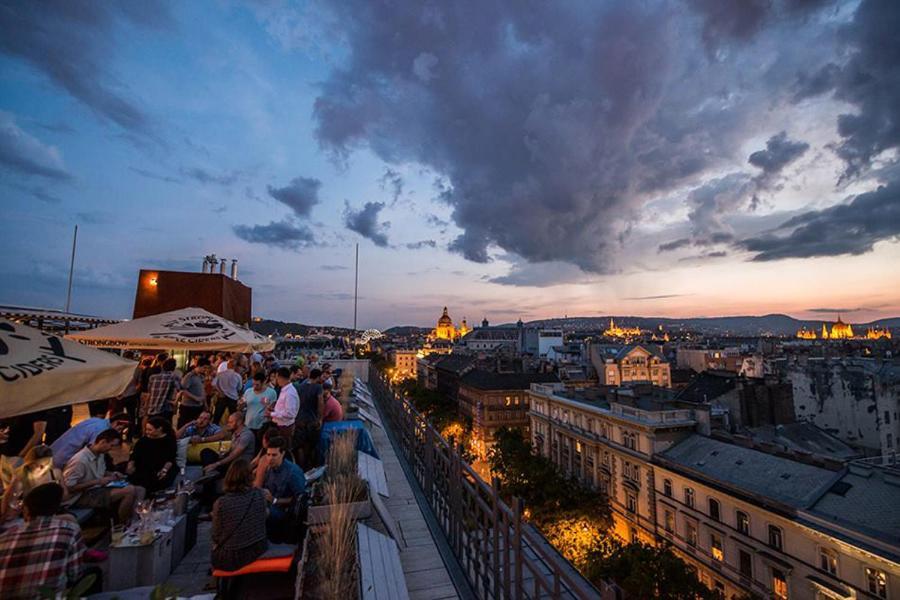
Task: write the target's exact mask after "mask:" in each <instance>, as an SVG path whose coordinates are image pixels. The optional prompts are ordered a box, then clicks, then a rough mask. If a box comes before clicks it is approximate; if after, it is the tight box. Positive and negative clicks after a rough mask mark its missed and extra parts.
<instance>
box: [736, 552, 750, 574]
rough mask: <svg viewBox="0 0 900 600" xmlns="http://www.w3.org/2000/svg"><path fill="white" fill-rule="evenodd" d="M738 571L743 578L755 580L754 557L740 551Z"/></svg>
mask: <svg viewBox="0 0 900 600" xmlns="http://www.w3.org/2000/svg"><path fill="white" fill-rule="evenodd" d="M738 569H740V571H741V576H742V577H746V578H747V579H753V556H751V555H750V553H749V552H747V551H746V550H744V549H739V550H738Z"/></svg>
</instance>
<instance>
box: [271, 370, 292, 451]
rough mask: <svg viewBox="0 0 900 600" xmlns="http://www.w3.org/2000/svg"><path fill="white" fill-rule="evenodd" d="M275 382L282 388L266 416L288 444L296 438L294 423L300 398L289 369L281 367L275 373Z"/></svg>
mask: <svg viewBox="0 0 900 600" xmlns="http://www.w3.org/2000/svg"><path fill="white" fill-rule="evenodd" d="M275 382H276V383H277V384H278V386H279V387H280V388H281V392H279V394H278V400H276V401H275V406H274V407H272V408H267V409H266V414H268V415H269V416H270V417H271V418H272V422H273V423H275V426H276V427H277V428H278V434H279V435H280V436H282V437H284V439H286V440H288V443H290V441H291V440H292V439H293V438H294V421H295V420H296V418H297V411H299V410H300V397H299V396H298V395H297V388H295V387H294V385H293V384H292V383H291V371H290V369H288V368H287V367H280V368H279V369H278V370H277V371H276V372H275Z"/></svg>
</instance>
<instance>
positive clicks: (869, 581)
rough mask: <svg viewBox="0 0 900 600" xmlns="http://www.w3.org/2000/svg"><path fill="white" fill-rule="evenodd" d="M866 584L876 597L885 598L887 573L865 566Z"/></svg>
mask: <svg viewBox="0 0 900 600" xmlns="http://www.w3.org/2000/svg"><path fill="white" fill-rule="evenodd" d="M866 586H867V588H868V590H869V593H870V594H874V595H875V597H876V598H887V597H888V595H887V574H886V573H885V572H884V571H879V570H878V569H870V568H869V567H866Z"/></svg>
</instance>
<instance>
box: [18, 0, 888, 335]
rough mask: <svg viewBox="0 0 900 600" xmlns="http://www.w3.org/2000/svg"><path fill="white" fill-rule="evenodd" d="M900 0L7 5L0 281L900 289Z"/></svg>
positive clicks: (96, 297)
mask: <svg viewBox="0 0 900 600" xmlns="http://www.w3.org/2000/svg"><path fill="white" fill-rule="evenodd" d="M898 32H900V2H897V1H896V0H880V1H878V0H864V1H862V2H828V1H822V0H682V1H677V0H672V1H651V0H648V1H641V0H626V1H621V2H614V1H601V0H590V1H586V2H567V1H560V2H555V1H546V0H541V1H530V0H515V1H509V2H499V1H497V2H495V1H492V0H477V1H476V0H472V1H469V0H465V1H451V0H445V1H439V2H422V1H412V0H410V1H392V2H378V1H376V0H342V1H340V2H322V3H319V2H297V3H292V2H256V3H243V2H228V1H224V0H223V1H216V2H213V1H209V2H201V1H192V2H171V3H159V2H155V1H150V0H140V1H134V2H97V1H93V0H90V1H88V0H86V1H83V2H80V1H79V2H76V1H72V0H66V1H59V2H32V1H13V2H6V1H3V2H2V3H0V206H2V211H3V212H2V214H3V217H4V218H3V235H2V236H0V257H2V260H0V303H2V304H18V305H28V306H39V307H50V308H61V307H62V306H63V304H64V303H65V294H66V278H67V273H68V262H69V252H70V248H71V242H72V228H73V226H74V225H75V224H78V225H79V244H78V255H77V261H76V276H75V288H74V292H73V300H72V309H73V310H74V311H77V312H84V313H89V314H96V315H103V316H110V317H130V316H131V310H132V306H133V301H134V290H135V285H136V282H137V273H138V270H139V269H140V268H160V269H166V268H168V269H179V270H194V271H199V270H200V267H201V261H202V257H203V256H204V255H206V254H210V253H215V254H217V255H218V256H220V257H227V258H229V259H230V258H237V259H238V260H239V265H240V278H241V280H242V281H244V282H245V283H247V284H248V285H250V286H251V287H252V288H253V313H254V314H255V315H259V316H264V317H270V318H278V319H284V320H291V321H298V322H303V323H310V324H334V325H350V324H351V323H352V315H353V300H352V295H353V253H354V245H355V243H357V242H358V243H359V247H360V281H359V284H360V309H359V315H360V325H361V326H362V327H379V328H385V327H388V326H391V325H398V324H416V325H428V324H433V322H434V321H435V320H436V318H437V317H438V316H439V315H440V311H441V308H442V307H443V306H444V305H447V306H449V308H450V313H451V315H452V316H453V317H454V318H455V319H457V320H458V319H461V318H462V317H463V316H465V317H467V318H468V320H469V323H470V324H472V323H474V322H477V321H480V320H481V319H482V317H484V316H487V318H488V319H490V320H491V321H492V322H495V323H499V322H509V321H514V320H516V319H517V318H520V317H521V318H523V319H525V320H530V319H536V318H544V317H552V316H563V315H564V314H568V315H570V316H571V315H581V316H591V315H602V314H632V315H648V316H650V315H652V316H675V317H678V316H710V315H737V314H766V313H770V312H784V313H788V314H791V315H793V316H796V317H800V318H813V319H833V318H834V317H835V316H836V315H835V313H836V312H838V311H840V312H842V313H844V317H845V320H851V321H854V322H862V321H868V320H872V319H876V318H880V317H886V316H897V315H900V243H898V241H900V163H898V158H900V157H898V147H900V34H898Z"/></svg>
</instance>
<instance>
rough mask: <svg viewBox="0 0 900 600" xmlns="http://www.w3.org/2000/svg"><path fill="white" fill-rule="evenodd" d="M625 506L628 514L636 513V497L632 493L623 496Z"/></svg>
mask: <svg viewBox="0 0 900 600" xmlns="http://www.w3.org/2000/svg"><path fill="white" fill-rule="evenodd" d="M625 506H626V507H627V508H628V512H630V513H636V512H637V496H635V495H634V494H632V493H628V494H625Z"/></svg>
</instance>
